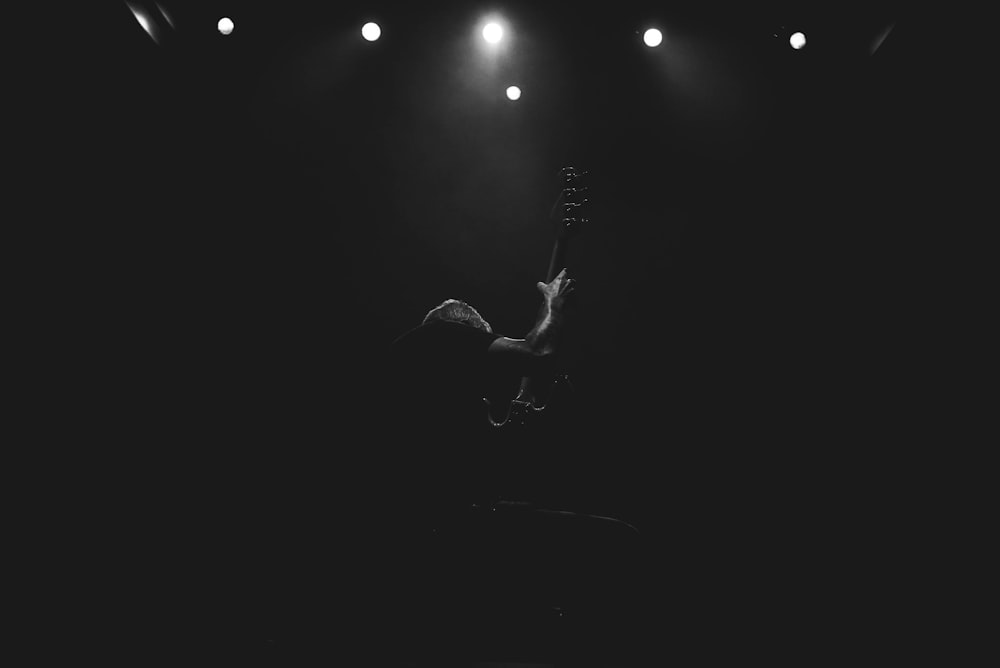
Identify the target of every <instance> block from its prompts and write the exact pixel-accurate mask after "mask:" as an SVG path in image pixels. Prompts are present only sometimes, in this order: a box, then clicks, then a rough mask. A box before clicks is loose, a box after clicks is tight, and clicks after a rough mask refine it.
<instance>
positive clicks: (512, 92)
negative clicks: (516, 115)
mask: <svg viewBox="0 0 1000 668" xmlns="http://www.w3.org/2000/svg"><path fill="white" fill-rule="evenodd" d="M520 97H521V89H520V88H518V87H517V86H508V87H507V99H510V100H517V99H520Z"/></svg>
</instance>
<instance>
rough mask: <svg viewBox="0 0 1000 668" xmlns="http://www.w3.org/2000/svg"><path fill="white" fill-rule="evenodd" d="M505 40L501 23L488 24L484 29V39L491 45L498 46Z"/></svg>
mask: <svg viewBox="0 0 1000 668" xmlns="http://www.w3.org/2000/svg"><path fill="white" fill-rule="evenodd" d="M502 38H503V28H501V27H500V24H499V23H487V24H486V27H484V28H483V39H485V40H486V41H487V42H489V43H490V44H496V43H497V42H499V41H500V40H501V39H502Z"/></svg>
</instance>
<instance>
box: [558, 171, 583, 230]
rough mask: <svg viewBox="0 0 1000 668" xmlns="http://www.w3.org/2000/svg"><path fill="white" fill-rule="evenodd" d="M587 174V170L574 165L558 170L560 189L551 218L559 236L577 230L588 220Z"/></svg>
mask: <svg viewBox="0 0 1000 668" xmlns="http://www.w3.org/2000/svg"><path fill="white" fill-rule="evenodd" d="M588 176H589V173H588V172H587V171H585V170H583V171H581V170H578V169H577V168H576V167H563V168H562V169H560V170H559V180H560V190H559V196H558V197H557V198H556V203H555V205H554V206H553V207H552V212H551V218H552V219H553V221H554V222H555V223H556V224H557V225H558V233H559V235H560V236H562V235H566V234H571V233H574V232H577V231H579V229H580V228H581V227H582V226H583V225H585V224H586V223H587V222H588V219H587V218H586V217H585V216H586V213H587V209H588V205H589V204H590V199H589V198H588V193H589V191H590V185H589V183H588V181H589V179H588V178H587V177H588Z"/></svg>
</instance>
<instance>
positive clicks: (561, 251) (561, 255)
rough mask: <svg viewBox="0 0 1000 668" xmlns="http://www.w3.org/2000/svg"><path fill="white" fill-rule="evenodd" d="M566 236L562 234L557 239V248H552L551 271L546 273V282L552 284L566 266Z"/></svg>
mask: <svg viewBox="0 0 1000 668" xmlns="http://www.w3.org/2000/svg"><path fill="white" fill-rule="evenodd" d="M566 245H567V244H566V235H565V234H560V235H559V236H558V237H556V243H555V246H553V248H552V257H551V258H549V270H548V271H547V272H546V273H545V282H546V283H551V282H552V281H553V279H555V277H556V274H558V273H559V272H560V271H561V270H562V268H563V267H564V266H566V265H565V260H566Z"/></svg>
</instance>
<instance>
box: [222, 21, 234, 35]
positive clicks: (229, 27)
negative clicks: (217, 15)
mask: <svg viewBox="0 0 1000 668" xmlns="http://www.w3.org/2000/svg"><path fill="white" fill-rule="evenodd" d="M234 27H235V26H234V25H233V20H232V19H230V18H227V17H222V18H221V19H219V32H221V33H222V34H223V35H228V34H230V33H231V32H233V28H234Z"/></svg>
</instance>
